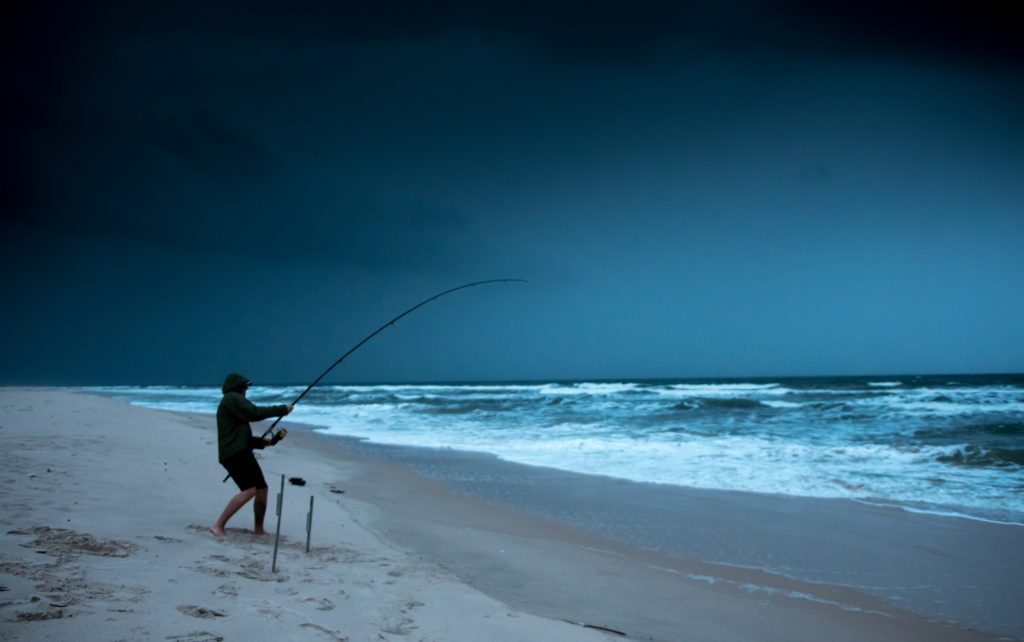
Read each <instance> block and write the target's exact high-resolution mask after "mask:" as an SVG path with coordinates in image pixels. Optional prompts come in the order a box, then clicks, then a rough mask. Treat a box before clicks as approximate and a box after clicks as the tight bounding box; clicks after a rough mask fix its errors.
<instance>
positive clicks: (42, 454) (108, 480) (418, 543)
mask: <svg viewBox="0 0 1024 642" xmlns="http://www.w3.org/2000/svg"><path fill="white" fill-rule="evenodd" d="M215 438H216V435H215V428H214V422H213V418H212V417H209V416H202V415H186V414H179V413H166V412H158V411H153V410H146V409H142V408H137V407H131V406H127V405H124V404H121V403H118V402H115V401H113V400H110V399H106V398H102V397H97V396H92V395H86V394H81V393H74V392H71V391H66V390H57V389H13V388H8V389H0V442H2V443H3V445H4V451H5V453H6V459H7V463H6V464H5V466H4V468H3V471H2V474H0V484H2V488H3V491H4V492H3V499H2V502H3V503H2V505H0V511H2V514H3V515H4V518H3V527H4V528H3V532H4V535H3V538H2V540H0V542H2V545H0V585H2V587H3V590H0V638H3V639H18V640H34V639H43V638H45V637H46V636H50V637H51V638H53V639H69V638H71V637H75V636H77V635H79V634H80V632H81V631H83V630H88V631H90V632H91V634H94V635H96V636H97V637H98V639H111V640H113V639H133V640H136V639H137V640H147V639H153V640H157V639H159V640H166V639H174V640H195V641H198V640H216V639H239V638H243V637H248V638H251V639H269V638H275V639H327V640H330V639H334V640H416V641H418V640H485V639H486V640H570V641H572V640H608V639H624V637H623V636H620V635H618V634H617V633H614V632H611V631H609V630H607V629H613V630H615V631H620V632H622V633H624V634H625V639H634V640H743V639H749V640H754V639H756V640H793V639H830V640H851V641H853V640H858V641H862V640H988V639H997V636H998V635H999V634H1002V635H1012V636H1015V637H1021V636H1022V631H1024V626H1021V619H1020V617H1019V616H1018V615H1017V614H1015V613H1014V612H1013V609H1012V608H1010V609H1007V608H1006V607H1005V606H1004V605H1005V604H1008V603H1013V602H1015V601H1016V599H1015V598H1016V597H1017V596H1019V595H1020V589H1019V588H1018V587H1017V585H1018V583H1019V582H1020V580H1021V579H1022V574H1021V571H1020V563H1021V562H1020V560H1021V559H1022V558H1024V556H1022V555H1021V554H1020V553H1021V539H1022V538H1021V536H1020V533H1021V532H1022V531H1021V529H1020V528H1019V527H1001V526H998V525H993V524H981V523H977V522H968V521H967V520H955V519H946V518H933V517H929V516H920V515H912V514H909V513H905V512H902V511H898V510H894V509H889V508H879V507H871V506H863V505H857V504H852V503H830V502H815V501H806V500H787V499H786V498H765V497H759V496H753V495H744V494H733V493H712V492H708V493H705V492H699V491H692V492H691V491H685V490H681V489H671V488H666V487H656V486H647V485H637V484H628V483H625V482H618V481H615V480H608V479H603V478H598V477H587V476H580V475H568V474H562V473H559V472H558V471H549V470H545V469H535V468H527V467H520V466H512V465H509V464H505V463H503V462H500V461H497V460H495V459H493V458H490V457H484V456H479V455H473V454H466V453H452V452H443V451H442V452H436V451H418V450H414V449H382V448H377V447H372V446H367V445H366V444H359V443H357V442H351V441H342V440H328V439H325V438H321V437H318V436H316V435H313V434H309V433H304V429H303V428H302V427H298V426H293V430H292V433H291V434H290V435H289V437H288V439H286V440H285V441H284V442H283V443H282V444H281V445H279V446H278V447H276V448H274V449H268V450H267V451H266V452H265V453H262V457H261V463H262V466H263V468H264V471H265V473H266V475H267V478H268V481H270V486H271V502H270V510H269V512H268V524H267V525H268V529H271V530H272V528H273V526H274V502H275V499H274V498H275V496H276V494H277V490H278V485H279V483H280V482H279V479H280V476H281V475H282V474H284V475H286V476H287V477H292V476H297V477H302V478H304V479H305V481H306V485H305V486H303V487H297V486H291V485H286V487H285V504H284V512H283V515H282V533H283V535H284V539H283V544H282V547H281V550H280V551H279V558H278V572H276V573H275V572H273V571H272V570H271V568H270V565H271V556H272V550H273V544H272V540H271V539H270V538H256V537H254V536H252V535H251V534H250V533H248V532H247V530H246V529H250V528H251V512H250V510H249V509H248V507H246V508H244V509H243V511H242V512H240V513H239V514H238V515H237V516H236V517H235V518H234V519H233V520H232V521H231V522H230V523H229V533H228V536H227V537H225V538H221V539H217V538H214V537H213V536H212V535H211V534H210V533H209V532H208V531H207V526H208V525H209V524H210V523H212V521H213V519H214V518H215V517H216V515H217V514H218V513H219V512H220V510H221V509H222V508H223V505H224V503H225V502H226V501H227V500H228V498H230V496H231V495H232V494H233V492H234V489H233V487H231V486H230V485H229V484H230V482H229V484H221V483H220V480H221V478H222V477H223V470H222V469H221V468H220V467H219V465H218V464H217V463H216V446H215ZM396 462H399V463H396ZM417 470H418V471H420V472H416V471H417ZM423 473H426V475H427V476H424V474H423ZM310 495H313V496H314V498H315V513H314V526H313V537H312V550H311V552H310V553H309V554H307V553H305V552H304V544H305V536H306V533H305V526H306V512H307V511H308V507H309V497H310ZM933 520H939V521H933ZM666 543H668V545H666ZM762 569H767V570H762ZM971 569H975V570H973V571H972V570H971ZM780 571H781V572H784V573H785V574H781V573H780ZM819 573H820V574H821V576H818V575H815V574H819ZM858 573H859V574H860V575H859V576H858ZM851 578H852V580H851ZM871 578H879V581H878V582H877V583H875V584H872V583H871V581H873V580H871ZM900 578H904V579H905V580H906V581H905V583H904V585H903V586H904V588H905V589H906V593H905V597H904V598H903V599H902V600H901V599H900V594H899V593H898V591H897V592H893V591H894V590H895V589H897V588H898V581H900ZM808 580H813V581H808ZM869 580H871V581H869ZM913 583H920V584H919V586H927V587H931V588H932V589H933V592H934V590H938V593H937V595H940V596H942V597H941V600H939V601H942V600H945V601H947V602H949V603H950V604H952V607H955V608H947V607H945V606H942V605H941V604H939V603H938V602H935V604H933V605H932V606H929V603H930V601H933V602H934V601H935V600H933V598H928V599H925V600H923V601H920V602H918V601H915V600H916V598H915V596H919V595H920V591H919V592H917V593H915V592H913V590H912V584H913ZM854 586H856V587H857V588H854ZM969 586H974V587H976V589H977V591H978V595H979V600H978V601H979V602H983V604H980V605H972V604H971V603H970V600H968V599H967V596H968V595H969V594H970V591H964V590H961V589H963V587H969ZM872 587H881V588H880V589H877V590H875V589H873V588H872ZM868 591H870V592H868ZM997 594H1005V595H1003V597H1004V599H1003V600H1002V601H998V600H995V603H993V599H990V597H991V595H997ZM982 598H983V599H982ZM936 599H937V598H936ZM933 607H934V608H933ZM583 624H586V625H589V626H586V627H585V626H582V625H583ZM597 627H603V628H597ZM970 629H975V630H970Z"/></svg>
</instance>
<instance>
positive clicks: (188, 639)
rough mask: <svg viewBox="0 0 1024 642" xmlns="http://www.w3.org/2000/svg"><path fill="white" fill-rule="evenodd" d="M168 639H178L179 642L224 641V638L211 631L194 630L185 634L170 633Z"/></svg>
mask: <svg viewBox="0 0 1024 642" xmlns="http://www.w3.org/2000/svg"><path fill="white" fill-rule="evenodd" d="M167 639H168V640H177V641H178V642H224V638H222V637H221V636H219V635H214V634H213V633H210V632H209V631H192V632H191V633H185V634H184V635H168V636H167Z"/></svg>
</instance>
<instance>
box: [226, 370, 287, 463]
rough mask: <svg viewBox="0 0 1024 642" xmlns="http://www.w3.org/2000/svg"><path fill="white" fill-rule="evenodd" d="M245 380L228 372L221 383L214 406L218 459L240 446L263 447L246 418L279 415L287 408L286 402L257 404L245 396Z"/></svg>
mask: <svg viewBox="0 0 1024 642" xmlns="http://www.w3.org/2000/svg"><path fill="white" fill-rule="evenodd" d="M248 383H249V380H248V379H246V378H245V377H243V376H242V375H240V374H238V373H237V372H232V373H231V374H229V375H228V376H227V379H225V380H224V385H223V386H221V391H222V392H223V393H224V398H223V399H221V400H220V406H218V407H217V458H218V459H219V460H220V462H221V463H224V460H225V459H227V458H228V457H230V456H231V455H234V454H235V453H237V452H239V451H240V450H245V449H246V448H249V449H252V448H263V446H264V444H263V440H262V439H260V438H258V437H253V435H252V427H251V426H249V422H250V421H260V420H261V419H267V418H269V417H281V416H283V415H285V414H286V413H287V412H288V406H284V405H282V406H257V405H256V404H254V403H253V402H251V401H249V400H248V399H246V398H245V394H244V392H245V386H246V384H248Z"/></svg>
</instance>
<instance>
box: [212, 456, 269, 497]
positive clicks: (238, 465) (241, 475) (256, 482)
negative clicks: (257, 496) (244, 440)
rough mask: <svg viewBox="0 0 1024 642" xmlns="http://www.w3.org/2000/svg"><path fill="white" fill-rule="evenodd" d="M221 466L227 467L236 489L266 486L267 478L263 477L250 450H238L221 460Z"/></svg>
mask: <svg viewBox="0 0 1024 642" xmlns="http://www.w3.org/2000/svg"><path fill="white" fill-rule="evenodd" d="M221 466H224V468H226V469H227V471H228V475H230V476H231V479H233V480H234V481H235V484H237V485H238V490H248V489H250V488H257V489H258V488H266V487H267V480H265V479H263V471H262V470H261V469H260V464H259V462H257V461H256V456H255V455H253V454H252V451H251V450H240V451H238V452H237V453H235V454H234V455H231V456H230V457H228V458H227V459H225V460H224V461H222V462H221Z"/></svg>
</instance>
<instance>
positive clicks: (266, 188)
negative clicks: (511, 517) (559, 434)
mask: <svg viewBox="0 0 1024 642" xmlns="http://www.w3.org/2000/svg"><path fill="white" fill-rule="evenodd" d="M157 5H163V6H157ZM1015 5H1016V6H1019V3H1017V2H1013V1H1010V0H1007V1H1004V2H992V1H982V2H976V3H946V2H928V3H926V2H902V3H901V2H895V3H891V2H873V1H868V2H858V3H830V2H810V1H799V0H784V1H780V2H767V1H761V0H748V1H737V2H728V3H722V2H629V3H601V2H559V1H555V2H544V3H539V2H504V1H501V0H499V1H498V2H489V3H466V2H437V3H435V2H430V3H421V2H377V3H365V2H360V3H346V2H290V3H260V2H249V3H244V9H243V8H242V7H243V5H240V4H235V5H228V4H227V3H223V4H221V3H216V2H202V3H199V2H174V3H136V2H126V1H122V2H111V1H99V2H89V3H57V2H48V1H41V2H23V1H15V2H13V3H6V4H5V8H4V9H3V10H2V11H3V12H4V15H3V20H2V27H0V29H2V30H3V32H2V38H0V48H2V52H3V54H2V82H3V95H4V98H3V101H2V104H0V116H2V123H3V125H2V128H3V131H2V134H3V140H4V143H3V147H2V149H3V151H2V156H0V171H2V176H3V180H4V187H3V190H2V201H0V207H2V211H3V223H2V238H3V253H2V259H0V261H2V267H3V279H2V286H0V296H2V300H3V301H4V304H3V314H2V316H0V333H2V337H3V339H2V342H0V345H2V348H0V383H16V384H34V383H57V384H113V383H125V384H150V383H172V384H176V383H217V382H219V381H220V380H221V379H222V378H223V375H224V374H225V373H226V372H228V371H231V370H239V371H242V372H244V373H245V374H246V375H247V376H249V377H250V378H252V379H254V380H257V381H261V382H295V383H302V382H307V381H309V380H311V379H312V378H314V377H315V376H316V375H317V374H319V372H320V371H321V370H322V369H323V368H325V367H326V366H328V365H329V364H330V363H331V362H332V361H333V360H334V359H336V358H337V357H338V356H340V354H341V353H343V352H344V351H345V350H347V349H348V348H349V347H351V346H352V345H353V344H354V343H356V342H357V341H358V340H359V339H361V338H362V337H363V336H365V335H366V334H368V333H370V332H371V331H373V330H374V329H376V328H377V326H379V325H380V324H381V323H383V322H385V321H386V320H387V319H389V318H390V317H392V316H394V315H396V314H398V313H399V312H401V311H402V310H404V309H405V308H407V307H409V306H411V305H413V304H414V303H416V302H418V301H420V300H422V299H424V298H426V297H429V296H430V295H432V294H435V293H436V292H439V291H442V290H445V289H447V288H450V287H453V286H456V285H459V284H461V283H465V282H469V281H476V280H481V279H488V278H498V277H515V278H523V279H528V280H529V283H528V284H499V285H491V286H486V287H481V288H473V289H470V290H465V291H461V292H457V293H455V294H453V295H451V296H450V297H446V298H444V299H441V300H439V301H437V302H434V303H432V304H430V305H429V306H426V307H424V308H422V309H421V310H419V311H417V312H416V313H415V314H414V315H412V316H409V317H407V318H406V319H404V320H403V321H402V322H401V323H400V324H399V325H397V326H396V327H395V328H392V329H389V330H388V331H387V332H385V333H383V334H382V335H380V336H379V337H378V338H377V339H375V340H374V341H373V342H371V343H369V344H367V345H366V347H364V348H363V349H361V350H360V351H359V352H357V353H356V354H354V355H353V356H352V357H351V358H350V359H349V360H348V361H347V362H346V364H345V365H344V366H342V367H341V368H339V369H338V370H337V371H335V372H336V374H335V375H333V376H332V378H331V380H332V381H453V380H460V381H461V380H553V379H570V378H575V379H626V378H637V377H653V378H669V377H754V376H783V375H830V374H837V375H841V374H899V373H977V372H1021V371H1024V332H1022V328H1024V295H1022V292H1024V288H1022V282H1024V278H1022V277H1024V251H1022V250H1024V21H1022V18H1021V9H1019V8H1015Z"/></svg>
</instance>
